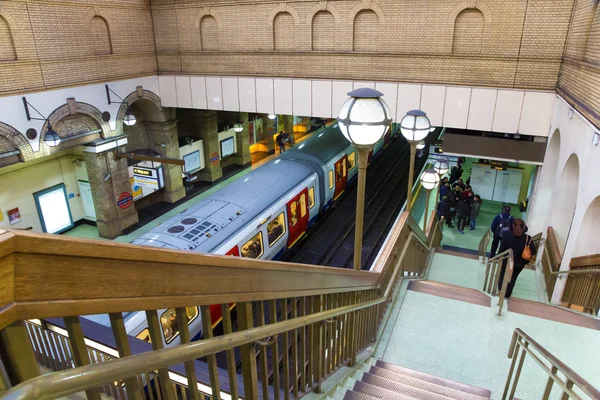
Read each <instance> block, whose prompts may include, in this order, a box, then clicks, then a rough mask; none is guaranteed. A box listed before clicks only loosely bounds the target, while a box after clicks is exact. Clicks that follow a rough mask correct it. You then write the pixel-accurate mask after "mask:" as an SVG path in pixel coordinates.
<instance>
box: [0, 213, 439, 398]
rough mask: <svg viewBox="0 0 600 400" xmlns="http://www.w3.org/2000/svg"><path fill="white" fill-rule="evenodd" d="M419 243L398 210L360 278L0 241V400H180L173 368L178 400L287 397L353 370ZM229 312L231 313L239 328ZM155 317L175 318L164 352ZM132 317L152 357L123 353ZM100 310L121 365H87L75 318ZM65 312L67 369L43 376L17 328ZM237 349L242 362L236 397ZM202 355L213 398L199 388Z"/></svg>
mask: <svg viewBox="0 0 600 400" xmlns="http://www.w3.org/2000/svg"><path fill="white" fill-rule="evenodd" d="M424 243H427V237H426V236H425V234H424V233H423V232H422V231H421V230H420V228H419V226H418V224H417V223H416V221H414V219H413V218H412V217H411V216H410V215H409V214H408V213H407V212H404V213H403V214H402V215H401V217H400V218H399V221H398V223H397V224H396V225H395V226H394V228H393V229H392V232H391V233H390V240H388V241H387V243H386V244H385V245H384V247H383V248H382V251H381V256H380V257H379V258H378V261H377V262H376V264H375V265H374V266H373V268H372V271H370V272H366V271H353V270H341V269H333V268H327V267H319V266H307V265H300V264H291V263H281V262H266V261H258V260H250V259H242V258H237V257H226V256H214V255H204V254H195V253H189V252H183V251H172V250H164V249H155V248H142V247H139V246H132V245H124V244H117V243H113V242H109V243H107V242H96V241H86V240H77V239H73V238H67V237H62V236H56V235H40V234H32V233H21V232H6V231H0V276H3V280H2V281H1V283H0V285H1V284H2V283H4V282H8V286H6V288H8V290H7V291H2V292H0V329H1V330H0V358H1V361H0V362H2V364H3V365H4V367H5V369H6V372H7V373H8V381H6V380H5V378H4V376H3V374H0V389H1V388H10V387H11V384H12V385H16V386H13V387H12V388H11V389H10V390H8V392H7V393H6V395H5V397H4V398H6V399H21V400H22V399H53V398H56V397H61V396H66V395H69V394H72V393H77V392H80V391H83V390H85V391H86V394H87V397H88V398H89V399H100V398H101V397H100V396H101V395H100V390H99V389H98V388H100V387H103V386H104V387H106V385H115V384H118V385H119V387H121V388H122V387H124V389H125V392H126V397H127V398H129V399H137V398H139V397H141V396H142V395H143V394H144V393H149V392H152V393H154V394H155V395H156V394H160V396H161V398H163V399H165V400H170V399H175V398H176V397H179V394H175V393H174V390H173V389H174V388H173V384H172V380H171V381H170V380H169V379H173V378H172V377H171V375H170V372H169V367H171V366H174V365H179V364H182V365H183V366H184V367H185V378H183V377H182V379H181V382H182V385H183V386H184V387H186V388H187V393H186V392H184V393H181V395H182V396H183V397H187V398H191V399H200V398H205V397H207V396H208V397H209V398H211V399H215V400H217V399H221V398H223V397H224V394H223V391H224V392H228V393H230V395H231V397H232V398H234V399H235V398H237V396H238V393H239V396H240V397H243V398H245V399H248V400H253V399H257V398H259V396H258V392H259V390H261V391H262V394H263V398H265V397H266V396H267V397H268V395H269V393H270V392H274V393H278V394H279V393H288V394H290V395H292V394H293V396H294V397H297V396H298V395H299V394H302V393H306V392H309V391H316V392H320V391H321V383H322V381H323V380H324V379H325V377H326V376H328V375H329V374H331V373H332V372H333V371H335V370H336V369H337V368H338V367H340V366H341V365H344V364H347V365H350V366H351V365H354V364H355V363H356V356H357V354H358V353H359V352H361V351H362V350H364V349H365V348H366V347H367V346H368V345H369V344H370V343H372V342H373V341H374V340H375V338H376V337H377V334H378V329H379V325H380V323H381V321H382V318H383V315H384V313H385V311H386V306H387V304H388V302H389V301H390V300H391V297H392V293H393V288H394V287H395V285H396V284H397V282H398V279H399V278H400V277H401V272H402V271H405V270H406V269H407V268H408V267H410V265H413V264H414V263H421V264H424V263H425V261H426V259H427V256H428V254H429V252H428V251H427V250H428V248H427V245H425V244H424ZM4 278H5V279H4ZM231 302H235V303H237V306H236V309H237V310H236V311H237V323H238V329H237V331H233V329H232V324H231V320H232V315H231V314H230V307H229V304H230V303H231ZM190 305H199V306H200V313H201V315H202V324H203V331H204V332H205V334H204V339H203V340H200V341H195V342H191V343H190V332H189V328H188V325H187V321H188V316H187V313H186V306H190ZM210 305H218V306H220V308H221V310H222V313H223V329H224V334H223V335H220V336H216V337H212V329H211V328H212V322H213V321H211V309H210ZM164 308H173V309H174V310H175V317H176V321H177V327H178V329H179V338H180V340H181V343H182V344H180V345H178V346H175V347H171V348H167V349H164V348H162V339H163V338H162V335H163V332H164V331H163V328H164V326H162V325H161V323H162V322H161V319H159V315H158V313H157V311H156V310H157V309H164ZM133 310H146V311H145V312H146V319H147V322H148V330H149V336H150V339H151V343H152V348H153V350H152V351H148V352H145V353H141V354H136V355H131V350H130V347H129V341H128V337H127V335H126V333H125V326H124V321H123V316H122V312H125V311H133ZM278 310H281V313H278ZM98 313H104V314H106V313H108V314H109V315H110V319H111V326H112V330H113V334H114V338H115V342H116V347H117V349H116V352H117V353H118V356H119V358H117V359H113V360H110V361H105V362H97V363H91V362H90V353H89V352H88V349H87V348H86V343H85V338H84V336H83V333H82V329H81V324H80V321H79V317H78V315H89V314H98ZM61 316H62V317H64V322H65V326H66V331H67V332H68V347H69V349H70V355H71V357H70V358H71V359H72V361H71V364H72V366H73V367H76V368H70V369H67V370H64V371H61V372H54V373H50V374H45V375H42V376H39V375H40V370H39V366H38V361H37V359H36V354H35V351H34V347H33V346H32V343H31V341H32V340H34V339H32V337H31V336H30V334H29V332H28V330H27V328H26V325H25V323H26V322H23V320H28V319H32V318H37V319H40V320H43V319H45V318H50V317H61ZM277 336H279V337H282V338H283V339H282V342H283V345H282V346H280V345H279V342H280V341H279V340H276V339H275V338H276V337H277ZM38 344H39V343H38ZM268 347H270V348H271V354H272V355H273V360H274V361H273V363H274V365H275V366H276V367H275V368H273V379H272V380H269V379H268V378H266V377H268V376H269V372H270V371H268V366H267V364H268V363H267V360H266V354H267V351H260V355H259V357H257V348H260V349H265V348H268ZM234 349H235V350H236V351H238V352H239V354H240V355H241V372H242V378H243V387H241V386H240V387H239V388H238V387H237V386H236V385H237V384H236V382H237V371H236V367H235V362H234V360H232V358H233V355H234V351H233V350H234ZM223 351H225V352H226V354H227V374H228V376H229V383H227V381H225V382H224V381H223V380H222V379H220V378H221V377H220V376H219V374H218V368H217V364H216V359H215V354H216V353H219V352H223ZM279 351H281V354H282V355H283V357H282V358H281V357H279V355H278V354H279ZM201 357H205V360H206V365H207V372H206V375H208V376H209V378H210V383H209V384H208V385H207V386H209V388H208V390H209V393H206V392H202V391H201V389H200V386H201V385H200V382H198V380H197V371H196V365H197V362H196V360H197V359H198V358H201ZM259 358H260V360H259ZM280 359H283V361H282V362H281V363H280V362H279V360H280ZM49 361H50V362H52V361H53V360H49ZM259 376H260V379H259ZM149 381H151V382H149ZM227 384H229V387H228V388H225V385H227ZM222 388H223V390H222ZM286 397H287V395H286Z"/></svg>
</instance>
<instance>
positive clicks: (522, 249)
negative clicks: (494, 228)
mask: <svg viewBox="0 0 600 400" xmlns="http://www.w3.org/2000/svg"><path fill="white" fill-rule="evenodd" d="M526 231H527V227H526V226H525V221H523V220H522V219H520V218H516V219H514V220H513V223H512V232H507V233H506V234H505V235H504V237H503V238H502V244H501V245H500V250H499V252H500V253H502V252H503V251H506V250H508V249H512V251H513V273H512V277H511V279H510V282H509V283H508V286H507V287H506V295H505V297H506V298H507V299H508V298H510V296H511V295H512V292H513V289H514V287H515V283H517V278H518V277H519V274H520V273H521V271H523V269H524V268H525V265H527V264H528V263H529V262H530V261H531V259H532V257H533V256H535V255H536V254H537V249H536V247H535V245H534V244H533V240H532V239H531V236H529V235H528V234H526V233H525V232H526ZM527 249H528V250H527ZM506 264H507V260H505V261H504V263H503V265H502V270H501V271H500V279H499V280H498V290H502V282H503V281H504V273H505V272H506Z"/></svg>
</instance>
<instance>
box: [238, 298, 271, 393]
mask: <svg viewBox="0 0 600 400" xmlns="http://www.w3.org/2000/svg"><path fill="white" fill-rule="evenodd" d="M237 309H238V325H239V327H240V330H241V331H244V330H248V329H251V328H253V327H254V320H253V319H252V302H244V303H238V305H237ZM240 353H241V355H242V375H243V376H244V398H245V399H246V400H257V399H258V374H257V371H256V351H255V349H254V345H253V344H245V345H242V346H240ZM274 365H275V364H274Z"/></svg>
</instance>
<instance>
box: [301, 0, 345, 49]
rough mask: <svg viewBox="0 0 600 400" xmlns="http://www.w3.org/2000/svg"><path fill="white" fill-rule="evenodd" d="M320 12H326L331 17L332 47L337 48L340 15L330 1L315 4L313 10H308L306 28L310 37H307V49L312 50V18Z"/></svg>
mask: <svg viewBox="0 0 600 400" xmlns="http://www.w3.org/2000/svg"><path fill="white" fill-rule="evenodd" d="M321 11H327V12H329V13H330V14H331V15H332V16H333V24H334V31H335V33H334V47H335V48H336V49H337V48H339V41H340V35H339V32H340V24H341V15H340V12H339V11H338V9H337V8H336V7H335V6H334V5H333V4H332V3H331V2H330V1H321V2H319V3H318V4H316V5H315V6H314V7H313V8H311V9H310V11H309V12H308V14H307V15H306V26H308V27H309V29H310V35H309V37H308V48H309V49H311V50H314V43H313V35H314V18H315V16H316V15H317V13H319V12H321Z"/></svg>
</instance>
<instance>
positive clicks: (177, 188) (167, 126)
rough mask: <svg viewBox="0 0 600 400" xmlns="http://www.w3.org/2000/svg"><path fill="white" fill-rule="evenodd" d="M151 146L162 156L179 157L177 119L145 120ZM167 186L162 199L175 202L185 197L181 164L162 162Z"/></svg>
mask: <svg viewBox="0 0 600 400" xmlns="http://www.w3.org/2000/svg"><path fill="white" fill-rule="evenodd" d="M144 127H145V128H146V133H147V135H148V144H149V146H150V148H151V149H152V150H154V151H156V152H157V153H160V156H161V157H164V158H174V159H179V158H180V157H179V138H178V136H177V120H172V121H167V122H144ZM162 169H163V177H164V179H165V187H164V189H162V191H161V192H162V201H164V202H167V203H175V202H176V201H177V200H180V199H182V198H183V197H185V188H184V187H183V178H182V176H181V171H182V168H181V165H175V164H164V163H163V164H162Z"/></svg>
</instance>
